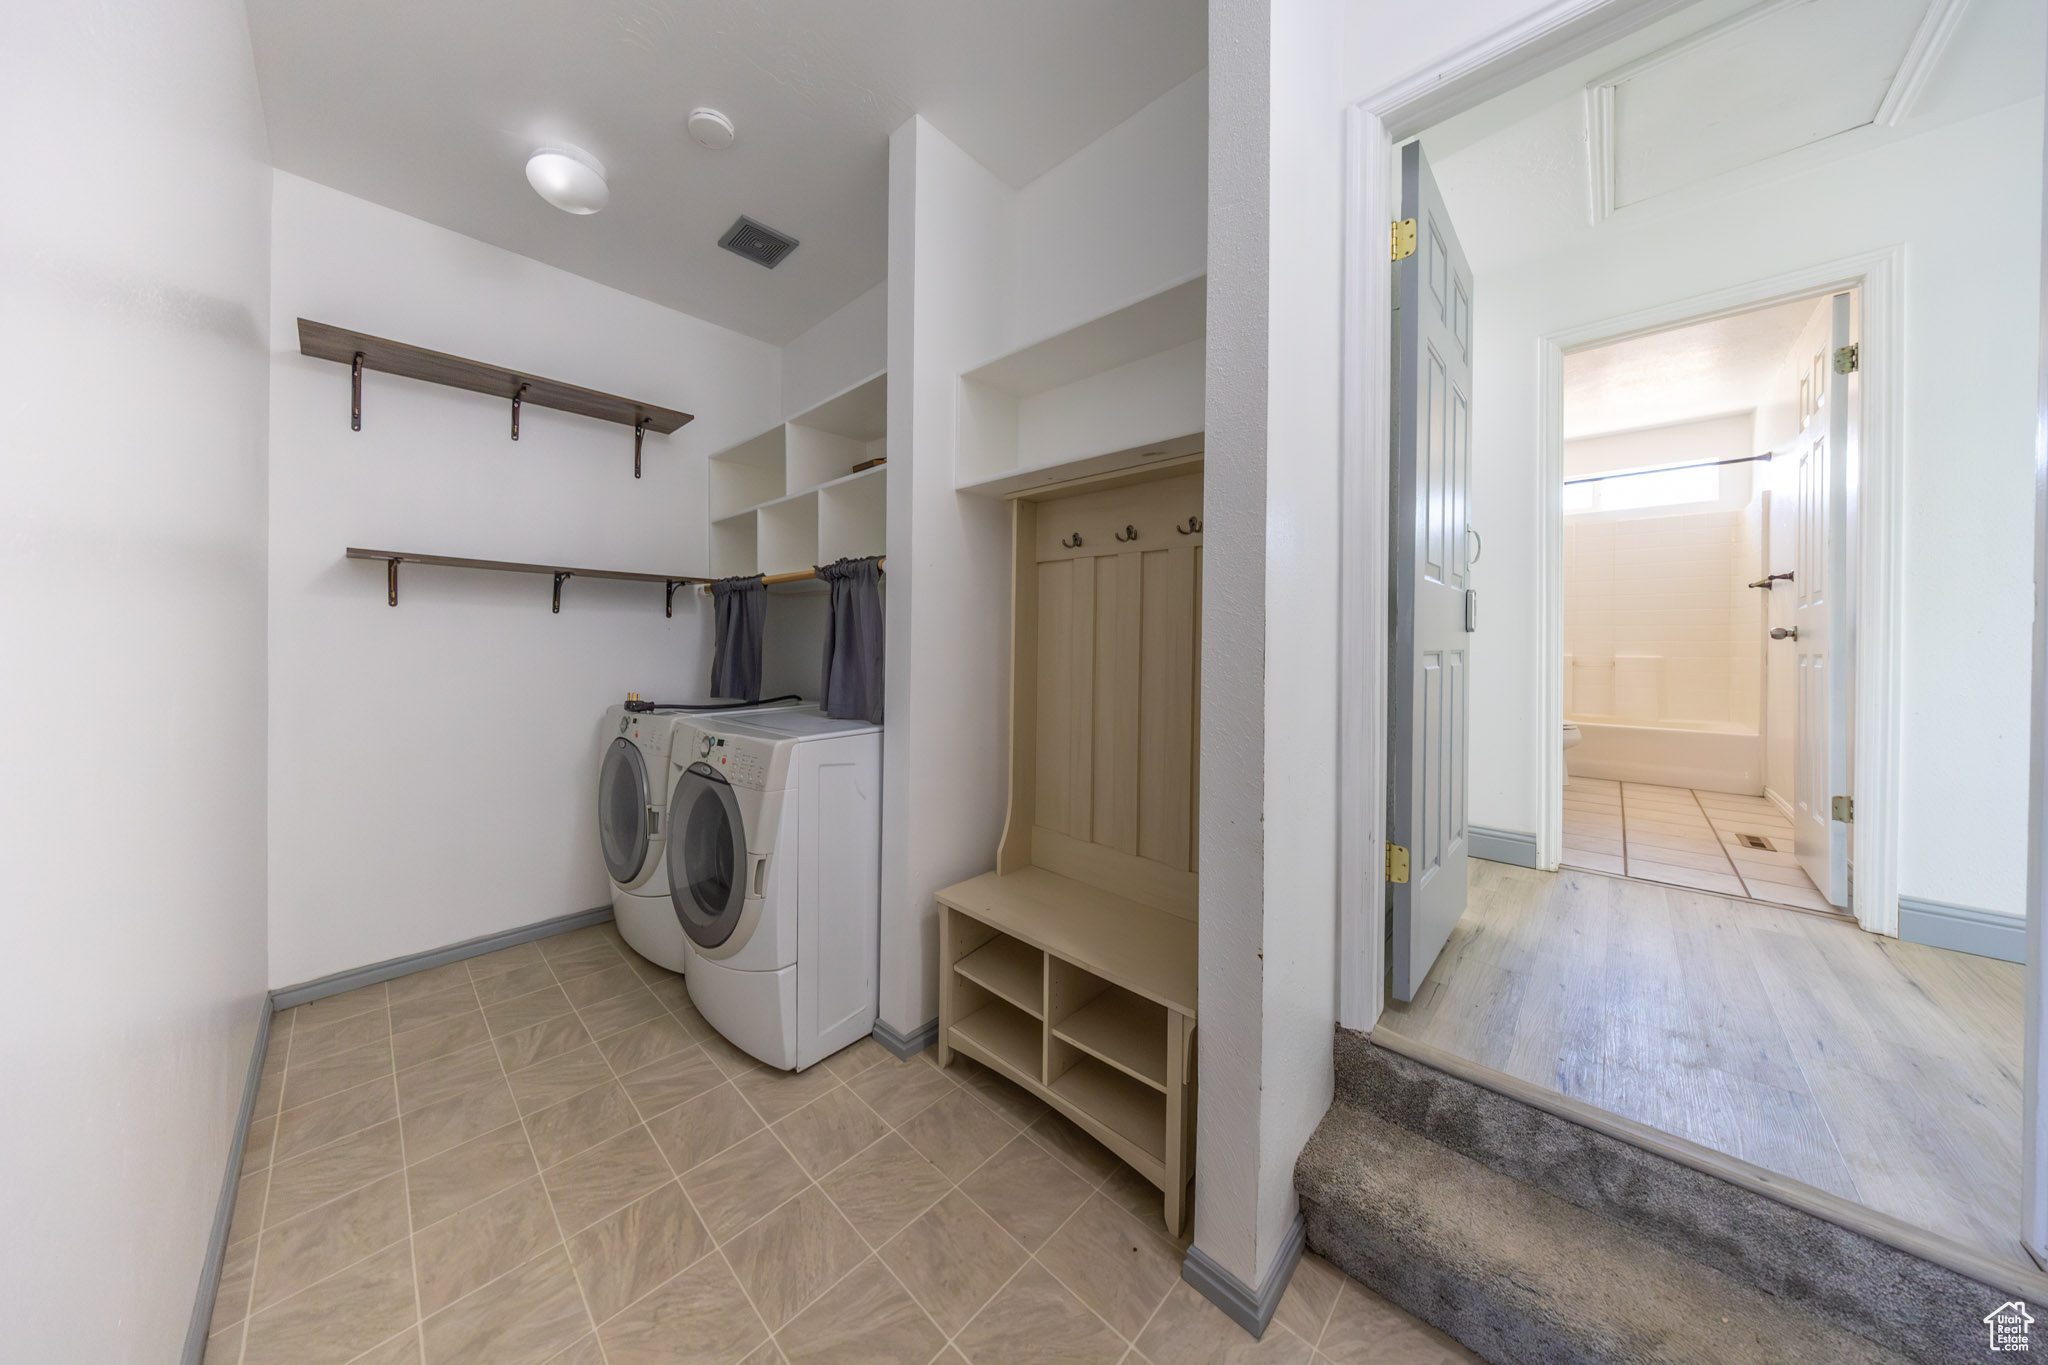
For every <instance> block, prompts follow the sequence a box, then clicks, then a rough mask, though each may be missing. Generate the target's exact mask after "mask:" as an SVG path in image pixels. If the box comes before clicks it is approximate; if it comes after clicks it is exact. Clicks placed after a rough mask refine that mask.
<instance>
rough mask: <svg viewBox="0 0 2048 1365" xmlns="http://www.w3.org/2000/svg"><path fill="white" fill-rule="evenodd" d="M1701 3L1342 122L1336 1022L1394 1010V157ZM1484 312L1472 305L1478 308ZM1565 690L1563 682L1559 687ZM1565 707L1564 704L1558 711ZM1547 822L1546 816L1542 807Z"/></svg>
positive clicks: (1600, 1) (1509, 52) (1656, 0)
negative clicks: (1374, 834) (1390, 919)
mask: <svg viewBox="0 0 2048 1365" xmlns="http://www.w3.org/2000/svg"><path fill="white" fill-rule="evenodd" d="M1690 3H1692V0H1557V3H1554V4H1551V5H1548V6H1546V7H1545V8H1544V9H1542V10H1540V11H1538V12H1537V13H1535V14H1533V15H1531V16H1529V17H1527V18H1525V19H1523V20H1520V21H1519V22H1516V23H1513V24H1510V25H1508V26H1507V27H1505V28H1502V29H1499V30H1496V31H1495V32H1492V33H1489V34H1487V35H1485V36H1484V37H1481V38H1480V39H1478V40H1477V41H1475V42H1473V43H1471V44H1469V45H1468V46H1466V47H1464V48H1461V49H1460V50H1458V51H1456V52H1454V53H1452V54H1450V55H1449V56H1448V57H1446V58H1444V59H1443V60H1442V61H1440V62H1434V63H1432V64H1431V65H1429V66H1428V67H1425V68H1424V69H1422V70H1419V71H1416V72H1414V73H1412V74H1410V75H1409V76H1407V77H1405V78H1403V79H1401V80H1399V81H1396V82H1395V83H1394V84H1392V85H1390V86H1388V87H1386V88H1385V89H1382V90H1379V91H1377V92H1375V93H1373V94H1370V95H1367V96H1366V97H1365V98H1363V99H1360V100H1356V101H1353V102H1352V103H1351V104H1350V105H1349V106H1348V107H1347V108H1346V109H1345V111H1344V144H1345V145H1344V187H1343V206H1344V223H1343V240H1344V248H1343V249H1344V266H1343V271H1344V274H1343V297H1342V307H1343V319H1342V332H1341V356H1342V361H1341V364H1342V371H1341V374H1342V404H1343V406H1342V414H1341V426H1340V429H1339V435H1338V458H1339V461H1340V465H1341V468H1340V471H1339V493H1338V508H1337V516H1338V580H1339V582H1338V603H1339V607H1338V625H1337V667H1338V717H1337V818H1338V822H1339V823H1338V830H1339V837H1338V840H1337V1020H1338V1022H1339V1023H1340V1024H1342V1025H1343V1026H1344V1027H1346V1028H1352V1029H1358V1030H1360V1031H1370V1030H1371V1028H1372V1027H1373V1025H1374V1023H1376V1022H1377V1021H1378V1019H1379V1017H1380V1012H1381V1011H1382V1010H1383V1009H1384V1008H1385V1007H1386V967H1387V959H1386V928H1387V894H1386V890H1387V889H1386V881H1385V876H1386V864H1385V856H1386V855H1385V847H1386V846H1385V840H1384V836H1382V837H1381V838H1378V839H1348V838H1345V837H1343V831H1347V830H1380V831H1384V830H1385V829H1386V827H1387V660H1388V649H1387V580H1388V572H1387V571H1388V565H1387V525H1388V522H1387V517H1388V514H1389V497H1390V495H1389V491H1388V489H1389V483H1388V480H1389V477H1390V475H1391V473H1392V468H1393V466H1392V459H1393V453H1392V442H1391V433H1390V431H1389V423H1390V420H1391V409H1390V406H1389V399H1390V398H1391V396H1392V395H1391V394H1390V392H1389V388H1388V386H1389V384H1390V382H1391V379H1392V360H1393V345H1392V341H1393V338H1392V327H1393V277H1392V272H1391V271H1390V270H1389V269H1388V261H1387V254H1386V253H1387V224H1388V223H1390V222H1392V221H1393V220H1394V217H1395V214H1394V209H1395V208H1396V200H1395V198H1394V193H1393V187H1392V184H1391V179H1392V168H1393V164H1394V146H1395V144H1396V143H1397V142H1401V141H1405V140H1406V139H1408V138H1410V137H1413V136H1414V135H1415V134H1417V133H1419V132H1421V131H1422V130H1423V129H1425V128H1427V127H1429V126H1430V125H1431V124H1434V123H1439V122H1442V121H1443V120H1444V119H1447V118H1449V117H1451V116H1452V115H1453V114H1459V113H1463V112H1464V111H1465V110H1468V109H1471V108H1474V107H1476V106H1478V105H1481V104H1484V103H1485V102H1486V101H1488V100H1490V99H1492V98H1493V97H1494V96H1496V95H1502V94H1505V93H1507V92H1508V91H1510V90H1513V89H1514V88H1516V87H1517V86H1519V85H1522V84H1524V83H1525V82H1527V81H1529V80H1531V79H1533V78H1534V77H1536V76H1539V75H1542V74H1543V73H1545V72H1548V71H1551V70H1554V69H1556V68H1557V67H1560V66H1563V65H1565V64H1566V63H1569V62H1571V61H1574V60H1576V59H1578V58H1580V57H1584V56H1590V55H1591V54H1592V53H1594V52H1597V51H1599V50H1600V49H1601V48H1603V47H1605V46H1606V45H1607V44H1609V43H1611V42H1613V41H1615V40H1616V39H1618V38H1624V37H1626V36H1628V35H1629V34H1631V33H1633V32H1635V31H1636V30H1638V29H1640V28H1643V27H1644V26H1646V25H1648V24H1651V23H1654V22H1656V21H1657V20H1658V19H1661V18H1663V17H1664V16H1665V15H1667V14H1673V13H1676V12H1677V11H1679V10H1681V9H1684V8H1686V6H1687V5H1689V4H1690ZM1477 303H1478V301H1477V300H1475V305H1476V304H1477ZM1557 686H1558V684H1557V683H1556V681H1555V680H1553V681H1552V683H1551V687H1552V688H1553V689H1555V688H1556V687H1557ZM1561 704H1562V703H1561V701H1560V705H1561ZM1539 809H1540V807H1539Z"/></svg>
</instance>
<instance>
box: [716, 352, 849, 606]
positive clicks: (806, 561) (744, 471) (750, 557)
mask: <svg viewBox="0 0 2048 1365" xmlns="http://www.w3.org/2000/svg"><path fill="white" fill-rule="evenodd" d="M888 408H889V380H888V376H887V375H880V374H878V375H875V376H874V377H873V378H871V379H867V380H864V381H862V382H861V383H859V384H856V385H855V386H854V387H852V388H850V389H848V390H846V391H845V392H844V393H841V394H839V395H838V396H837V397H834V398H830V399H827V400H826V401H825V402H823V403H820V404H818V406H816V407H814V408H811V409H809V410H808V411H806V412H802V413H799V414H798V415H797V416H795V417H793V418H791V419H790V420H789V421H787V422H784V423H782V424H781V425H779V426H775V427H771V428H769V429H768V430H767V431H764V432H762V433H761V434H760V435H758V436H753V437H750V438H748V439H747V440H745V441H742V442H740V443H739V444H738V445H736V446H732V447H730V448H728V449H726V450H722V451H720V452H719V453H718V454H716V455H713V456H712V457H711V463H710V483H711V488H710V499H711V573H712V575H713V576H714V577H718V578H726V577H730V576H732V575H734V574H755V573H758V574H767V575H770V576H773V575H777V574H790V573H798V572H801V571H803V570H807V569H809V568H811V567H812V566H813V565H816V564H828V563H830V562H832V561H833V560H835V559H846V558H859V557H862V556H866V555H878V554H881V553H882V552H883V551H884V550H885V549H886V548H887V546H888V535H887V531H888V505H889V495H888V489H889V466H888V464H887V463H875V462H876V461H886V460H887V458H888V453H889V451H888ZM861 465H866V466H868V467H867V468H864V469H862V468H857V466H861Z"/></svg>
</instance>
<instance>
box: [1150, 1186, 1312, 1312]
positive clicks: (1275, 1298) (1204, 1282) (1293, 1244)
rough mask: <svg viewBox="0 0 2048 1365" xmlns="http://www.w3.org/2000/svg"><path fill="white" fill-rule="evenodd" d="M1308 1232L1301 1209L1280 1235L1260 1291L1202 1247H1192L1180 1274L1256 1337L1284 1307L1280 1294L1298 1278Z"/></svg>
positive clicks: (1203, 1295)
mask: <svg viewBox="0 0 2048 1365" xmlns="http://www.w3.org/2000/svg"><path fill="white" fill-rule="evenodd" d="M1307 1233H1308V1225H1307V1224H1306V1223H1304V1222H1303V1221H1302V1217H1301V1215H1300V1214H1299V1213H1297V1214H1295V1215H1294V1221H1293V1222H1292V1223H1289V1224H1288V1225H1287V1235H1286V1236H1284V1237H1282V1238H1281V1239H1280V1250H1279V1251H1278V1252H1276V1253H1274V1256H1273V1264H1272V1265H1271V1266H1269V1267H1268V1268H1267V1270H1266V1278H1265V1279H1264V1281H1262V1282H1261V1283H1260V1285H1259V1290H1258V1292H1257V1293H1256V1294H1254V1293H1253V1292H1252V1291H1251V1288H1250V1286H1248V1285H1246V1284H1245V1282H1244V1281H1243V1280H1240V1279H1238V1278H1237V1276H1235V1275H1233V1274H1231V1273H1230V1272H1229V1271H1227V1270H1225V1269H1224V1268H1223V1267H1222V1266H1220V1265H1218V1264H1216V1262H1215V1261H1213V1260H1211V1259H1210V1258H1209V1255H1208V1253H1207V1252H1205V1251H1203V1250H1202V1249H1201V1248H1200V1247H1196V1246H1191V1247H1189V1248H1188V1254H1187V1259H1185V1260H1183V1261H1182V1262H1181V1263H1180V1277H1181V1278H1182V1279H1183V1280H1186V1281H1187V1282H1188V1283H1189V1284H1191V1285H1193V1286H1194V1287H1195V1288H1196V1290H1197V1291H1199V1292H1200V1294H1201V1295H1202V1297H1203V1298H1205V1299H1207V1300H1208V1301H1209V1302H1211V1303H1213V1304H1215V1305H1216V1306H1217V1307H1218V1308H1220V1309H1222V1310H1223V1312H1224V1314H1225V1316H1227V1317H1228V1318H1229V1319H1230V1320H1231V1321H1232V1322H1234V1323H1236V1324H1237V1325H1238V1326H1239V1327H1242V1328H1244V1330H1245V1331H1247V1332H1250V1333H1251V1334H1252V1335H1253V1336H1254V1337H1263V1336H1264V1335H1265V1334H1266V1324H1267V1323H1269V1322H1271V1321H1272V1320H1273V1314H1274V1313H1275V1312H1277V1311H1278V1310H1279V1308H1280V1296H1281V1295H1282V1294H1285V1293H1286V1292H1287V1282H1288V1281H1289V1280H1291V1279H1293V1278H1294V1268H1295V1267H1296V1266H1298V1265H1300V1264H1301V1251H1302V1247H1303V1245H1304V1244H1305V1239H1306V1237H1307Z"/></svg>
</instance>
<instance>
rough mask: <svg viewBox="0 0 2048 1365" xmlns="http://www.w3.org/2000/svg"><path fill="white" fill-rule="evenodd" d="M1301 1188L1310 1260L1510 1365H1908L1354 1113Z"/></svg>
mask: <svg viewBox="0 0 2048 1365" xmlns="http://www.w3.org/2000/svg"><path fill="white" fill-rule="evenodd" d="M1295 1187H1296V1189H1297V1190H1298V1191H1299V1193H1300V1196H1301V1201H1302V1207H1303V1213H1304V1215H1305V1217H1306V1220H1307V1224H1308V1241H1309V1245H1310V1246H1311V1247H1313V1248H1314V1249H1315V1250H1316V1251H1317V1252H1319V1253H1321V1254H1322V1255H1323V1256H1324V1257H1326V1258H1327V1259H1329V1260H1330V1261H1332V1262H1334V1263H1335V1264H1336V1265H1337V1266H1338V1267H1339V1268H1341V1269H1342V1270H1344V1271H1345V1272H1346V1273H1347V1274H1349V1275H1351V1276H1353V1277H1354V1278H1356V1279H1358V1280H1360V1281H1362V1282H1363V1283H1365V1284H1366V1285H1368V1286H1370V1287H1371V1288H1372V1289H1374V1290H1377V1291H1378V1292H1379V1293H1380V1294H1381V1295H1383V1296H1384V1297H1386V1298H1388V1299H1390V1300H1392V1301H1393V1302H1394V1303H1395V1304H1397V1305H1398V1306H1400V1307H1402V1308H1405V1309H1406V1310H1407V1311H1409V1312H1410V1313H1413V1314H1415V1315H1416V1316H1417V1317H1419V1318H1422V1319H1423V1320H1424V1321H1426V1322H1429V1323H1432V1324H1434V1325H1435V1326H1437V1327H1439V1328H1441V1329H1443V1330H1444V1331H1445V1332H1448V1333H1449V1334H1450V1335H1451V1336H1453V1337H1455V1338H1457V1339H1458V1340H1459V1341H1461V1342H1463V1343H1464V1344H1465V1345H1466V1346H1468V1347H1470V1348H1471V1349H1472V1350H1474V1351H1476V1352H1478V1353H1479V1354H1480V1355H1482V1356H1484V1357H1486V1358H1487V1359H1488V1360H1492V1361H1496V1362H1501V1363H1502V1365H1510V1363H1512V1365H1551V1363H1552V1362H1556V1363H1557V1365H1565V1363H1566V1362H1614V1365H1622V1362H1627V1365H1651V1363H1652V1362H1654V1363H1655V1365H1667V1363H1669V1365H1680V1363H1681V1362H1683V1365H1752V1363H1753V1365H1776V1363H1777V1362H1783V1361H1788V1360H1797V1361H1800V1362H1803V1363H1804V1365H1832V1363H1834V1362H1840V1365H1880V1363H1881V1362H1885V1363H1888V1362H1900V1361H1904V1360H1906V1359H1908V1357H1904V1356H1900V1355H1895V1354H1893V1353H1891V1352H1890V1351H1887V1350H1885V1349H1884V1348H1883V1347H1881V1346H1879V1345H1878V1344H1877V1343H1876V1342H1873V1341H1871V1340H1870V1339H1868V1338H1866V1337H1861V1336H1857V1335H1855V1334H1853V1333H1850V1332H1847V1331H1844V1330H1843V1329H1841V1328H1839V1327H1837V1326H1835V1325H1834V1324H1833V1323H1830V1322H1828V1321H1826V1320H1825V1319H1823V1318H1821V1317H1819V1316H1818V1315H1816V1314H1813V1313H1810V1312H1806V1311H1804V1310H1803V1309H1801V1308H1800V1307H1798V1306H1797V1305H1794V1304H1789V1303H1787V1302H1785V1301H1783V1300H1780V1299H1777V1298H1774V1297H1772V1296H1771V1295H1768V1294H1765V1293H1763V1292H1762V1291H1761V1290H1758V1289H1756V1288H1754V1287H1752V1286H1749V1285H1745V1284H1741V1283H1739V1282H1737V1281H1736V1280H1734V1279H1732V1278H1730V1277H1728V1276H1726V1275H1723V1274H1721V1273H1719V1272H1718V1271H1715V1270H1711V1269H1708V1268H1707V1267H1705V1266H1703V1265H1701V1264H1700V1263H1698V1262H1697V1261H1693V1260H1691V1259H1689V1258H1687V1257H1685V1256H1681V1255H1678V1254H1676V1253H1674V1252H1672V1251H1670V1250H1667V1249H1666V1248H1665V1247H1663V1246H1660V1245H1658V1244H1657V1243H1655V1242H1653V1241H1651V1240H1650V1239H1648V1238H1646V1237H1643V1236H1641V1235H1640V1234H1638V1233H1635V1232H1633V1231H1631V1230H1630V1229H1628V1228H1625V1227H1622V1226H1620V1225H1618V1224H1616V1223H1613V1222H1611V1221H1609V1220H1608V1219H1605V1218H1602V1217H1600V1216H1599V1215H1597V1214H1592V1213H1588V1212H1586V1211H1585V1210H1584V1209H1581V1208H1579V1207H1577V1206H1575V1205H1573V1204H1570V1203H1568V1202H1566V1201H1565V1200H1563V1199H1560V1198H1558V1197H1556V1196H1555V1195H1552V1194H1549V1193H1546V1192H1545V1191H1543V1190H1540V1189H1538V1188H1536V1187H1534V1186H1532V1185H1528V1184H1524V1183H1523V1182H1521V1181H1519V1180H1515V1179H1512V1178H1510V1177H1508V1176H1505V1175H1502V1174H1501V1173H1500V1172H1498V1171H1495V1170H1493V1169H1492V1168H1490V1167H1488V1166H1485V1165H1483V1164H1481V1163H1480V1162H1477V1161H1474V1160H1472V1159H1471V1158H1470V1157H1466V1156H1463V1155H1460V1154H1459V1153H1457V1152H1454V1151H1452V1150H1451V1149H1450V1148H1448V1147H1445V1146H1442V1145H1440V1144H1438V1143H1435V1142H1432V1141H1430V1140H1429V1139H1428V1138H1425V1137H1422V1136H1421V1135H1419V1134H1417V1133H1415V1132H1413V1131H1411V1130H1410V1129H1407V1128H1404V1127H1402V1126H1400V1125H1399V1124H1396V1123H1392V1122H1390V1121H1388V1120H1386V1119H1383V1118H1381V1117H1379V1116H1378V1115H1377V1114H1374V1113H1372V1112H1371V1111H1369V1110H1367V1109H1365V1108H1362V1107H1360V1106H1358V1105H1355V1104H1352V1103H1350V1102H1348V1101H1345V1100H1341V1099H1340V1100H1339V1101H1338V1102H1337V1103H1336V1104H1334V1105H1332V1106H1331V1109H1330V1112H1329V1114H1328V1115H1326V1116H1325V1117H1324V1119H1323V1122H1322V1125H1321V1126H1320V1127H1319V1128H1317V1130H1316V1133H1315V1136H1314V1137H1313V1138H1311V1139H1310V1141H1309V1144H1308V1147H1307V1149H1306V1150H1304V1151H1303V1153H1302V1155H1301V1158H1300V1160H1299V1161H1298V1162H1297V1163H1296V1167H1295Z"/></svg>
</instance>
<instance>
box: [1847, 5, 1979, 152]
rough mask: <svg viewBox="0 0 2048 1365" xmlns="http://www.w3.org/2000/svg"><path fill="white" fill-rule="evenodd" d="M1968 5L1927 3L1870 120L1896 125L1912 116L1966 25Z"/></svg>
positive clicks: (1892, 126)
mask: <svg viewBox="0 0 2048 1365" xmlns="http://www.w3.org/2000/svg"><path fill="white" fill-rule="evenodd" d="M1969 7H1970V0H1933V3H1931V4H1929V5H1928V6H1927V13H1926V14H1924V15H1922V16H1921V19H1920V27H1919V28H1917V29H1915V30H1913V41H1912V42H1910V43H1908V44H1906V55H1905V57H1904V58H1903V59H1902V60H1901V61H1900V62H1899V69H1898V71H1897V73H1895V74H1894V75H1893V76H1892V83H1891V85H1890V86H1888V87H1887V88H1886V89H1885V92H1884V99H1883V100H1882V101H1880V102H1879V104H1878V106H1877V114H1876V116H1875V117H1873V118H1872V119H1871V120H1870V121H1871V122H1872V123H1875V124H1877V125H1878V126H1879V127H1882V128H1895V127H1897V126H1898V125H1899V124H1900V123H1902V122H1904V121H1905V120H1906V119H1908V118H1911V117H1912V115H1913V108H1914V106H1915V105H1917V104H1919V102H1920V93H1921V91H1923V90H1925V89H1926V88H1927V82H1928V81H1929V80H1930V79H1931V78H1932V77H1933V75H1934V69H1935V68H1936V67H1937V66H1939V65H1940V64H1941V58H1942V54H1943V53H1945V52H1947V51H1948V45H1949V40H1950V39H1952V38H1954V37H1955V36H1956V30H1957V29H1959V28H1961V27H1962V26H1963V11H1964V10H1966V9H1968V8H1969Z"/></svg>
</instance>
